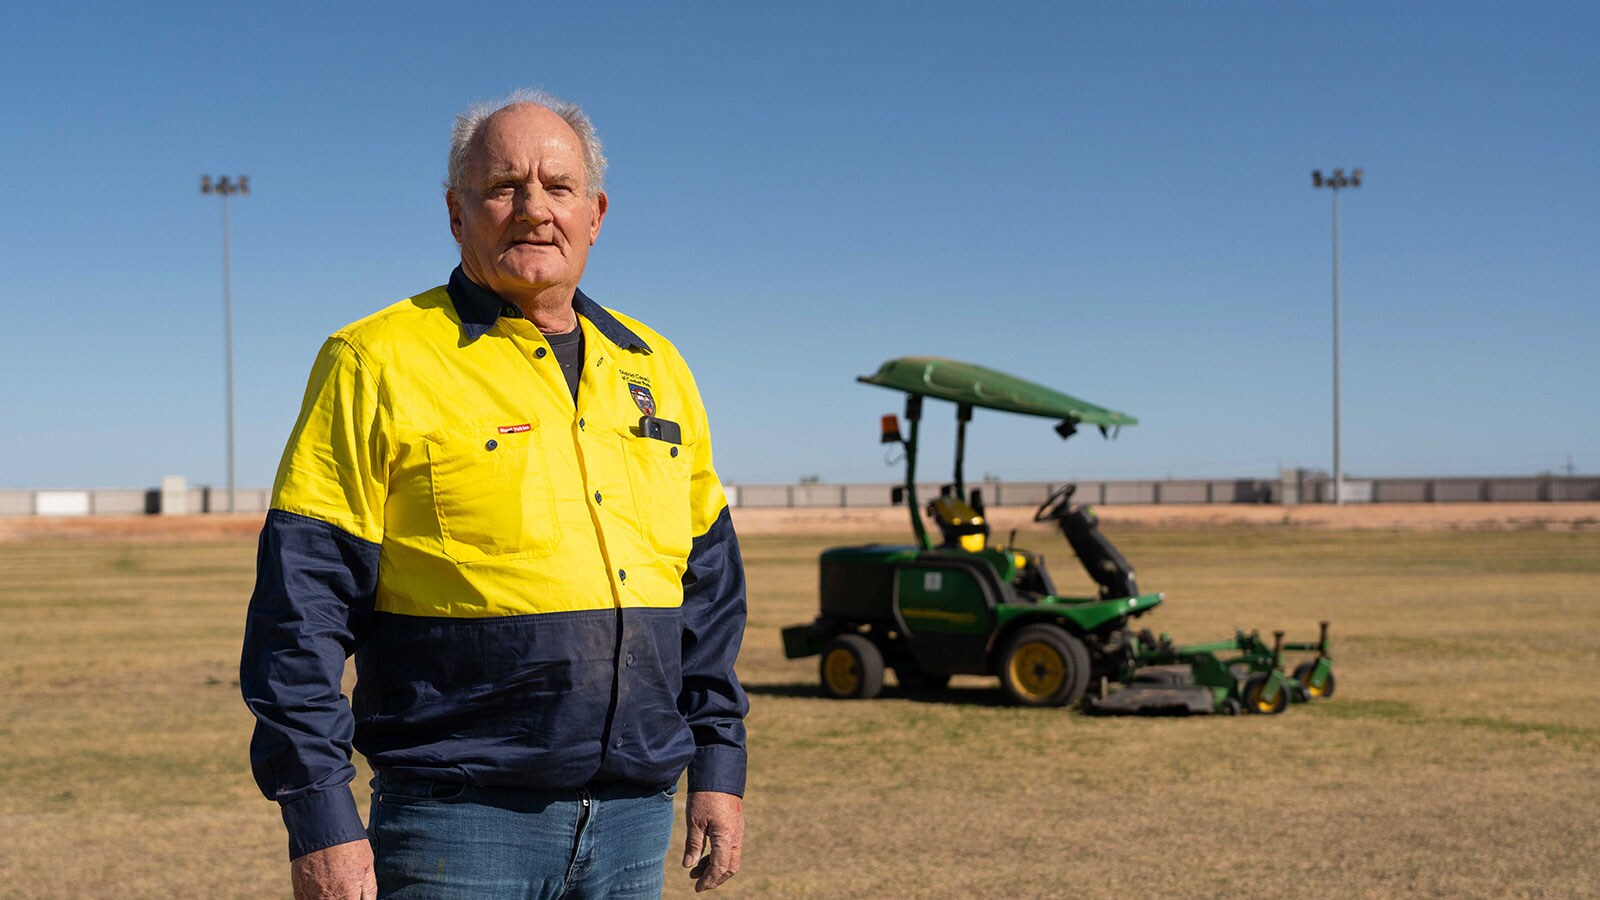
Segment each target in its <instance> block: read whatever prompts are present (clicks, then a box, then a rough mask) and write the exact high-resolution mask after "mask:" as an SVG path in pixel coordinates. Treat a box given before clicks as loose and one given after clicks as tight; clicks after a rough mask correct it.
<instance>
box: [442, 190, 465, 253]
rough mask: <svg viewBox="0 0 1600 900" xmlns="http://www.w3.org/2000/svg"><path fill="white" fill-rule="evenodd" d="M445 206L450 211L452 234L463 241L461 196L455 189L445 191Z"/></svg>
mask: <svg viewBox="0 0 1600 900" xmlns="http://www.w3.org/2000/svg"><path fill="white" fill-rule="evenodd" d="M444 206H445V209H447V210H449V211H450V234H451V236H452V237H454V238H455V239H456V243H458V244H459V243H461V198H460V197H458V196H456V192H455V191H454V190H447V191H445V192H444Z"/></svg>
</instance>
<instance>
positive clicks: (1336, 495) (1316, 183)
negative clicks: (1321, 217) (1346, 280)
mask: <svg viewBox="0 0 1600 900" xmlns="http://www.w3.org/2000/svg"><path fill="white" fill-rule="evenodd" d="M1311 186H1312V187H1314V188H1324V187H1325V188H1328V189H1329V190H1330V191H1331V192H1332V193H1333V502H1334V503H1335V504H1336V505H1339V504H1343V503H1344V462H1343V460H1342V459H1341V456H1340V441H1339V437H1340V434H1339V432H1340V425H1339V408H1340V403H1339V331H1340V328H1339V190H1340V189H1341V188H1347V187H1360V186H1361V170H1360V169H1354V170H1352V171H1351V172H1350V174H1349V175H1348V176H1346V175H1345V174H1344V170H1343V169H1334V170H1333V174H1332V175H1330V176H1328V177H1326V178H1324V177H1323V176H1322V170H1320V169H1313V170H1312V172H1311Z"/></svg>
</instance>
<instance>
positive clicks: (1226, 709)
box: [1217, 697, 1243, 716]
mask: <svg viewBox="0 0 1600 900" xmlns="http://www.w3.org/2000/svg"><path fill="white" fill-rule="evenodd" d="M1242 708H1243V707H1241V706H1240V705H1239V701H1237V700H1235V699H1233V698H1232V697H1226V698H1224V699H1223V701H1222V706H1220V707H1218V708H1217V712H1219V713H1221V714H1222V715H1225V716H1237V715H1238V714H1239V710H1241V709H1242Z"/></svg>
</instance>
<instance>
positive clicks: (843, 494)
mask: <svg viewBox="0 0 1600 900" xmlns="http://www.w3.org/2000/svg"><path fill="white" fill-rule="evenodd" d="M1067 483H1068V482H1059V481H1058V482H1051V481H983V482H973V483H971V484H970V485H969V487H971V488H976V489H977V490H979V491H981V492H982V495H983V502H984V503H985V504H986V505H989V506H1021V507H1027V506H1037V505H1039V504H1040V503H1042V502H1044V499H1045V498H1046V497H1048V496H1049V495H1050V493H1051V492H1052V491H1054V490H1055V489H1056V488H1058V487H1060V486H1062V485H1063V484H1067ZM1074 483H1075V484H1077V486H1078V488H1077V492H1076V493H1075V494H1074V495H1073V496H1074V498H1075V499H1077V500H1078V501H1079V502H1082V503H1092V504H1096V505H1099V506H1115V505H1118V504H1193V503H1282V504H1296V503H1328V502H1331V501H1332V499H1333V489H1332V483H1331V481H1330V480H1329V479H1328V478H1326V477H1323V476H1316V475H1306V474H1304V473H1299V472H1292V473H1286V474H1285V475H1284V477H1282V478H1279V479H1275V480H1274V479H1258V478H1221V479H1182V480H1165V481H1078V482H1074ZM898 486H899V485H897V484H888V483H872V484H860V483H852V484H819V483H811V484H730V485H728V486H727V491H728V502H729V504H730V505H731V506H734V507H736V508H742V509H841V508H852V507H885V506H891V505H893V500H892V494H893V491H894V489H895V488H896V487H898ZM1344 486H1345V500H1346V502H1349V503H1495V502H1522V503H1547V502H1549V503H1559V502H1563V501H1584V500H1587V501H1600V476H1595V475H1584V476H1576V477H1560V476H1536V477H1518V476H1491V477H1482V478H1371V479H1346V480H1345V483H1344ZM174 488H176V489H174ZM939 489H940V486H939V484H937V483H935V482H928V483H923V484H918V485H917V497H918V499H920V500H924V501H926V500H928V499H931V498H933V497H937V496H938V495H939ZM270 495H271V491H269V490H267V489H265V488H243V489H240V490H238V491H237V492H236V497H235V508H236V509H237V511H238V512H241V513H261V512H265V511H266V509H267V506H268V504H269V503H270V501H271V496H270ZM227 508H228V492H227V490H226V489H225V488H216V487H186V486H174V485H168V489H166V490H163V489H161V488H150V489H146V490H138V489H87V490H10V491H0V516H34V515H44V516H73V515H76V516H126V515H146V514H148V515H156V514H166V515H173V514H179V515H181V514H195V513H218V512H225V511H226V510H227Z"/></svg>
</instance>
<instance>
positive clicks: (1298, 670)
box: [1294, 659, 1336, 700]
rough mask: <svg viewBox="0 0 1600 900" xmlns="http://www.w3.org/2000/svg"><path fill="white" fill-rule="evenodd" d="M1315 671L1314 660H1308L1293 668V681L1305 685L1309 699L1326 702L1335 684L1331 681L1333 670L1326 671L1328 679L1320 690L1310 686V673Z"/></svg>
mask: <svg viewBox="0 0 1600 900" xmlns="http://www.w3.org/2000/svg"><path fill="white" fill-rule="evenodd" d="M1316 670H1317V663H1316V660H1310V659H1308V660H1306V661H1305V662H1303V663H1301V664H1300V665H1298V666H1295V667H1294V680H1295V681H1298V682H1300V683H1301V684H1303V685H1305V688H1306V693H1307V694H1308V695H1310V697H1311V699H1313V700H1326V699H1328V698H1329V697H1332V696H1333V690H1334V685H1335V684H1336V682H1335V681H1334V679H1333V670H1332V669H1330V670H1328V678H1327V680H1326V681H1324V682H1323V683H1322V687H1320V688H1316V687H1312V686H1311V673H1312V672H1315V671H1316Z"/></svg>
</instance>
